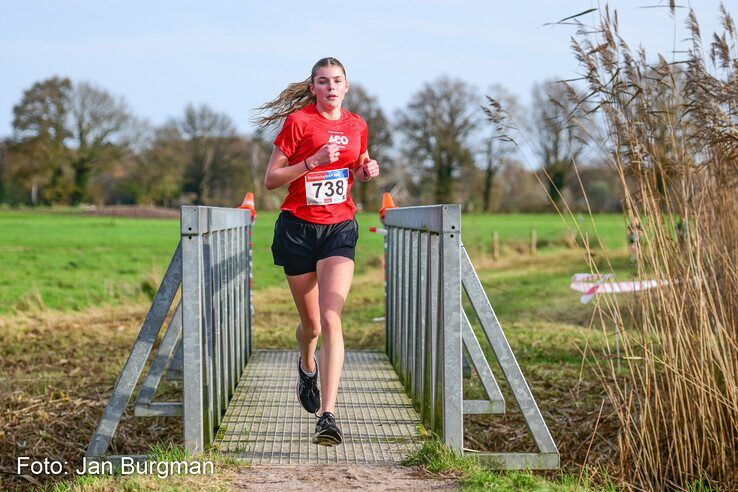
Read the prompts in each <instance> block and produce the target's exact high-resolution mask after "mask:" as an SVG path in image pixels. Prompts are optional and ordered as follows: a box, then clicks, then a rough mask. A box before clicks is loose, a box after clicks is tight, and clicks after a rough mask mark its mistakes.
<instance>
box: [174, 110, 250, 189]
mask: <svg viewBox="0 0 738 492" xmlns="http://www.w3.org/2000/svg"><path fill="white" fill-rule="evenodd" d="M176 124H177V126H178V127H179V129H180V131H181V132H182V136H183V137H184V139H185V140H186V141H187V143H188V154H189V165H188V166H187V169H186V171H185V179H184V190H183V191H185V192H186V193H191V194H192V196H193V202H194V203H203V201H204V200H205V199H206V198H207V197H208V191H209V189H210V187H211V186H212V185H213V183H214V182H215V180H217V179H218V177H217V172H218V169H219V168H223V167H224V166H226V165H227V161H228V160H229V159H231V158H232V157H233V153H232V148H231V144H232V141H233V139H234V138H236V129H235V125H234V124H233V121H231V119H230V118H229V117H228V115H226V114H223V113H217V112H215V111H213V110H212V109H211V108H209V107H208V106H206V105H204V104H203V105H201V106H199V107H197V108H196V107H195V106H193V105H192V104H188V105H187V107H186V108H185V114H184V117H183V118H182V119H181V120H179V121H178V122H177V123H176Z"/></svg>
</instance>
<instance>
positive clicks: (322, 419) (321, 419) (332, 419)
mask: <svg viewBox="0 0 738 492" xmlns="http://www.w3.org/2000/svg"><path fill="white" fill-rule="evenodd" d="M326 413H327V414H328V415H326ZM326 420H328V421H329V422H335V420H336V417H335V416H334V415H333V414H332V413H330V412H325V413H324V414H323V415H321V416H320V417H318V425H320V424H322V423H325V421H326Z"/></svg>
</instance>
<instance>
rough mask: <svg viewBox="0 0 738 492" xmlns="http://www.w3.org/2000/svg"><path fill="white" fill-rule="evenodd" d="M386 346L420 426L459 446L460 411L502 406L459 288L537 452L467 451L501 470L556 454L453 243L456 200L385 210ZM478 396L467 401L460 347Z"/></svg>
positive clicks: (552, 459) (457, 242)
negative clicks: (476, 379) (472, 369)
mask: <svg viewBox="0 0 738 492" xmlns="http://www.w3.org/2000/svg"><path fill="white" fill-rule="evenodd" d="M384 224H385V227H386V235H385V236H384V237H385V337H386V346H385V348H386V352H387V355H388V357H389V359H390V362H391V363H392V365H393V366H394V368H395V371H396V372H397V374H398V376H399V377H400V381H401V382H402V383H403V384H404V385H405V390H406V391H407V393H408V394H409V395H410V397H411V398H412V400H413V402H414V403H415V404H416V406H417V407H418V408H419V411H420V416H421V420H422V422H423V424H424V425H425V426H426V427H427V428H428V429H430V430H431V431H434V432H437V433H438V434H440V435H441V437H442V438H443V441H444V442H445V443H446V444H447V445H448V446H449V447H451V448H452V449H453V450H455V451H456V452H458V453H462V452H463V449H464V415H467V414H490V413H505V411H506V405H505V399H504V397H503V394H502V392H501V390H500V387H499V385H498V384H497V381H496V380H495V377H494V375H493V373H492V371H491V369H490V367H489V363H488V362H487V359H486V358H485V355H484V352H483V351H482V348H481V345H480V343H479V340H478V339H477V336H476V334H475V332H474V330H473V329H472V326H471V324H470V322H469V319H468V318H467V316H466V313H465V312H464V309H463V306H462V287H463V290H464V291H466V294H467V297H468V299H469V302H470V304H471V306H472V308H473V309H474V312H475V313H476V315H477V318H478V319H479V322H480V325H481V328H482V331H483V333H484V335H485V338H486V339H487V341H488V342H489V344H490V346H491V349H492V352H493V353H494V356H495V358H496V359H497V361H498V362H499V363H500V369H501V371H502V374H503V375H504V377H505V380H506V381H507V383H508V386H509V388H510V391H511V393H512V395H513V397H514V398H515V401H516V402H517V403H518V405H519V406H520V409H521V411H522V413H523V416H524V418H525V421H526V425H527V426H528V428H529V430H530V431H531V434H532V437H533V440H534V441H535V443H536V446H537V447H538V449H539V452H538V453H505V452H501V453H475V456H477V457H481V458H487V459H488V460H489V461H491V462H493V463H494V464H496V465H497V466H499V467H500V468H536V469H551V468H557V467H558V466H559V453H558V450H557V448H556V444H555V443H554V441H553V439H552V437H551V434H550V433H549V431H548V427H547V426H546V423H545V421H544V420H543V417H542V415H541V412H540V410H539V409H538V406H537V404H536V402H535V400H534V398H533V395H532V393H531V391H530V388H529V387H528V384H527V382H526V381H525V378H524V376H523V373H522V371H521V370H520V367H519V365H518V363H517V360H516V359H515V355H514V354H513V352H512V350H511V348H510V345H509V343H508V342H507V338H506V337H505V334H504V332H503V331H502V328H501V326H500V324H499V321H498V320H497V316H496V315H495V313H494V310H493V309H492V306H491V304H490V302H489V299H488V298H487V295H486V293H485V291H484V288H483V287H482V284H481V283H480V281H479V278H478V277H477V274H476V272H475V270H474V267H473V265H472V264H471V261H470V259H469V256H468V255H467V253H466V249H465V248H464V245H463V243H462V241H461V206H460V205H457V204H442V205H431V206H421V207H402V208H388V209H387V210H386V212H385V218H384ZM464 348H466V350H467V353H468V354H469V359H470V360H471V363H472V364H473V366H474V367H475V368H476V370H477V374H478V376H479V379H480V381H481V383H482V386H483V388H484V390H485V393H486V394H487V399H485V400H465V399H464V395H463V377H462V376H463V369H462V367H463V363H464V361H463V354H464V352H463V349H464Z"/></svg>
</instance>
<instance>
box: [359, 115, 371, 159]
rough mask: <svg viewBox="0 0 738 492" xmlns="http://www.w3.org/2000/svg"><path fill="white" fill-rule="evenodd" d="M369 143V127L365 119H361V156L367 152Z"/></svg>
mask: <svg viewBox="0 0 738 492" xmlns="http://www.w3.org/2000/svg"><path fill="white" fill-rule="evenodd" d="M368 141H369V127H368V126H367V124H366V121H364V119H363V118H362V119H361V150H360V151H359V155H361V154H363V153H364V152H366V149H367V146H368Z"/></svg>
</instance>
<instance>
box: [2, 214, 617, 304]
mask: <svg viewBox="0 0 738 492" xmlns="http://www.w3.org/2000/svg"><path fill="white" fill-rule="evenodd" d="M276 215H277V214H276V212H261V213H259V216H258V220H257V222H256V225H255V226H254V287H255V289H257V290H259V289H263V288H267V287H271V286H275V285H280V284H281V283H282V282H283V281H284V280H283V279H284V277H283V274H282V272H281V269H280V268H278V267H275V266H274V265H273V264H272V258H271V251H270V245H271V240H272V231H273V225H274V221H275V220H276ZM358 220H359V224H360V235H361V237H360V240H359V245H358V249H357V263H356V269H357V274H362V273H364V272H366V271H368V270H370V269H371V268H374V267H376V266H377V259H378V258H380V257H381V256H382V237H381V236H379V235H377V234H372V233H370V232H369V230H368V229H369V227H370V226H379V225H380V222H379V218H378V216H377V214H374V213H372V214H359V216H358ZM462 220H463V222H462V228H463V229H462V236H463V241H464V244H465V245H466V246H467V248H468V250H469V252H470V254H471V255H472V259H473V260H474V261H475V262H477V261H481V262H484V261H485V260H486V259H487V258H488V257H489V256H490V255H491V246H490V244H491V237H492V231H493V230H497V231H498V233H499V236H500V241H501V243H502V247H501V249H502V254H503V259H504V257H505V256H506V255H507V254H510V255H514V254H515V250H516V249H521V248H524V247H525V246H526V245H527V242H528V241H529V239H528V238H529V234H530V230H531V228H536V230H537V233H538V240H539V244H540V246H539V249H540V251H541V253H542V254H545V253H546V252H547V251H552V250H556V249H558V248H562V247H563V242H564V237H565V236H566V231H567V229H569V230H573V231H576V226H577V225H579V227H581V228H582V230H583V232H584V233H585V234H590V235H591V237H594V234H595V232H594V227H593V225H592V223H591V221H590V220H589V219H584V218H581V219H580V220H578V221H573V220H568V221H567V223H564V221H562V219H561V218H560V217H558V216H556V215H543V214H535V215H524V214H513V215H465V216H464V217H463V219H462ZM596 222H597V227H598V232H599V234H600V236H601V237H602V240H603V243H604V245H605V246H606V247H608V248H618V247H621V246H623V245H624V244H625V233H624V226H623V220H622V218H621V217H620V216H618V215H601V216H597V217H596ZM0 228H2V230H3V231H4V232H3V235H2V237H0V258H2V259H3V262H2V265H3V272H2V275H1V276H0V313H7V312H12V311H15V310H21V311H22V310H28V309H33V308H49V309H54V310H80V309H84V308H86V307H89V306H99V305H107V304H110V305H119V304H125V303H130V302H143V301H145V300H146V299H147V298H150V297H151V295H152V294H153V292H155V290H156V287H157V286H158V281H159V280H160V278H161V276H162V275H163V273H164V270H165V269H166V266H167V264H168V262H169V259H170V258H171V255H172V253H173V252H174V248H175V247H176V245H177V241H178V240H179V230H178V229H179V227H178V221H176V220H161V219H151V220H143V219H127V218H112V217H111V218H107V217H93V216H85V215H82V214H80V213H74V212H38V211H7V210H5V211H0ZM575 270H577V269H575ZM579 270H581V268H579ZM557 275H558V274H557ZM557 279H558V277H557ZM565 280H566V279H565ZM536 283H537V282H534V284H536ZM534 286H535V285H534Z"/></svg>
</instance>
